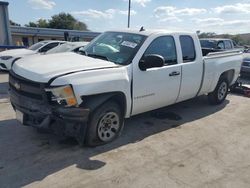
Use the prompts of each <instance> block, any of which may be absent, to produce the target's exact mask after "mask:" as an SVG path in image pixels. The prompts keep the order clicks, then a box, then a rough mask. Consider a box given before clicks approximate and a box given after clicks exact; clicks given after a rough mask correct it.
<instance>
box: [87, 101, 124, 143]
mask: <svg viewBox="0 0 250 188" xmlns="http://www.w3.org/2000/svg"><path fill="white" fill-rule="evenodd" d="M123 125H124V117H123V113H122V111H121V108H120V106H119V105H118V104H117V103H116V102H113V101H108V102H105V103H104V104H103V105H101V106H99V107H97V109H96V110H94V111H93V113H92V114H91V117H90V120H89V122H88V128H87V132H86V140H85V141H86V145H88V146H98V145H103V144H106V143H109V142H112V141H113V140H115V139H116V138H117V137H118V136H119V135H120V134H121V131H122V129H123Z"/></svg>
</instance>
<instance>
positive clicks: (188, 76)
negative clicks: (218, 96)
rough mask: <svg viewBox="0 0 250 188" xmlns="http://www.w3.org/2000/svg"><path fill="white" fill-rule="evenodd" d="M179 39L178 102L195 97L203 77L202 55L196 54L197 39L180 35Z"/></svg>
mask: <svg viewBox="0 0 250 188" xmlns="http://www.w3.org/2000/svg"><path fill="white" fill-rule="evenodd" d="M179 39H180V45H181V53H182V62H181V65H182V78H181V88H180V94H179V97H178V100H177V101H178V102H180V101H184V100H187V99H190V98H193V97H195V96H196V95H197V93H198V90H199V88H200V84H201V80H202V75H203V62H202V59H203V57H202V53H196V52H200V51H201V49H200V47H199V44H198V43H197V41H198V38H195V36H191V35H180V36H179ZM195 41H196V43H195Z"/></svg>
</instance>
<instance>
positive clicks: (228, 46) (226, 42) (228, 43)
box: [225, 40, 233, 49]
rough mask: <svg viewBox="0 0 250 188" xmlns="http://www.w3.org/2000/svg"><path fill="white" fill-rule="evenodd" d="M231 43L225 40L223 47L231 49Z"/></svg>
mask: <svg viewBox="0 0 250 188" xmlns="http://www.w3.org/2000/svg"><path fill="white" fill-rule="evenodd" d="M232 48H233V47H232V43H231V41H229V40H225V49H232Z"/></svg>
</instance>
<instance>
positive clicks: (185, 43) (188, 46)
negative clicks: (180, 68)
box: [180, 35, 196, 63]
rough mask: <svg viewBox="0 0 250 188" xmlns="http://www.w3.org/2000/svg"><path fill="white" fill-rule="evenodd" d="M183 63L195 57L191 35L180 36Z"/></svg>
mask: <svg viewBox="0 0 250 188" xmlns="http://www.w3.org/2000/svg"><path fill="white" fill-rule="evenodd" d="M180 43H181V50H182V59H183V63H188V62H192V61H194V60H195V58H196V53H195V46H194V40H193V38H192V37H191V36H188V35H182V36H180Z"/></svg>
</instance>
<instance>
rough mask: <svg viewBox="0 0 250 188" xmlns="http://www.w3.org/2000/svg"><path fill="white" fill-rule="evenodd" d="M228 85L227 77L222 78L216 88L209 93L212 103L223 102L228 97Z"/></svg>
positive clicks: (209, 99)
mask: <svg viewBox="0 0 250 188" xmlns="http://www.w3.org/2000/svg"><path fill="white" fill-rule="evenodd" d="M228 85H229V84H228V81H227V79H226V78H223V77H222V78H220V80H219V82H218V84H217V86H216V88H215V90H214V91H213V92H212V93H209V94H208V101H209V102H210V103H211V104H221V103H222V102H223V101H224V100H225V99H226V97H227V93H228Z"/></svg>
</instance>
